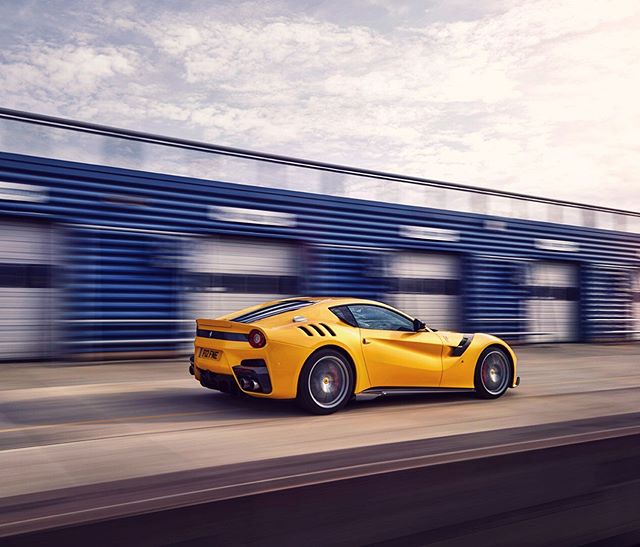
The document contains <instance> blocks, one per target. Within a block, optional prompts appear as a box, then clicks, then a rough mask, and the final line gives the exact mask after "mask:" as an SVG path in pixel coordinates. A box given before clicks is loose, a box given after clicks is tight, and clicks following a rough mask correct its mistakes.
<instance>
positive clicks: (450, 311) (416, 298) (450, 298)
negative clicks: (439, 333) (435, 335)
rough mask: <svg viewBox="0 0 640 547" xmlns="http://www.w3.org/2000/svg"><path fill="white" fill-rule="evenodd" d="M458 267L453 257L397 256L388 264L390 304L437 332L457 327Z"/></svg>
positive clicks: (456, 259)
mask: <svg viewBox="0 0 640 547" xmlns="http://www.w3.org/2000/svg"><path fill="white" fill-rule="evenodd" d="M459 271H460V269H459V263H458V258H457V257H456V256H454V255H447V254H438V253H410V252H406V253H405V252H400V253H397V254H396V255H394V256H393V257H392V259H391V264H390V285H391V287H392V291H391V293H390V294H389V295H388V298H387V301H388V302H389V304H391V305H393V306H396V307H397V308H398V309H400V310H402V311H404V312H406V313H408V314H410V315H412V316H414V317H418V318H419V319H422V320H423V321H424V322H425V323H426V324H427V325H429V326H430V327H434V328H436V329H439V330H456V329H457V328H458V324H459V320H458V317H459Z"/></svg>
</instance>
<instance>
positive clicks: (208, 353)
mask: <svg viewBox="0 0 640 547" xmlns="http://www.w3.org/2000/svg"><path fill="white" fill-rule="evenodd" d="M198 357H202V358H203V359H217V358H218V357H220V352H219V351H218V350H215V349H209V348H200V353H199V354H198Z"/></svg>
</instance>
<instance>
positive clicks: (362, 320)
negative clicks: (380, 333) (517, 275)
mask: <svg viewBox="0 0 640 547" xmlns="http://www.w3.org/2000/svg"><path fill="white" fill-rule="evenodd" d="M349 310H350V311H351V313H352V314H353V316H354V317H355V319H356V321H357V322H358V326H359V327H360V328H361V329H377V330H396V331H406V332H413V321H411V319H409V318H407V317H405V316H404V315H400V314H399V313H396V312H394V311H391V310H388V309H387V308H382V307H380V306H372V305H371V304H352V305H350V306H349Z"/></svg>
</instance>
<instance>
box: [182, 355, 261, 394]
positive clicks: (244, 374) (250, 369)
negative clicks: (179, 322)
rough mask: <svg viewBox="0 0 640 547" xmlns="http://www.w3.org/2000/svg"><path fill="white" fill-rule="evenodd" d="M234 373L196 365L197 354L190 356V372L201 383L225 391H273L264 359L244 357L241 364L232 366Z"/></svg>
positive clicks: (251, 392) (253, 392) (250, 392)
mask: <svg viewBox="0 0 640 547" xmlns="http://www.w3.org/2000/svg"><path fill="white" fill-rule="evenodd" d="M230 369H231V372H232V374H228V373H226V372H218V371H213V370H209V369H206V368H201V367H198V366H196V363H195V356H194V355H191V356H190V357H189V374H191V375H192V376H195V377H196V380H199V381H200V384H201V385H203V386H204V387H208V388H210V389H217V390H219V391H224V392H225V393H234V392H239V391H244V392H245V393H249V394H251V395H269V394H270V393H271V391H272V387H271V377H270V376H269V370H268V368H267V364H266V363H265V361H264V360H263V359H244V360H243V361H241V362H240V364H239V365H236V366H234V367H230Z"/></svg>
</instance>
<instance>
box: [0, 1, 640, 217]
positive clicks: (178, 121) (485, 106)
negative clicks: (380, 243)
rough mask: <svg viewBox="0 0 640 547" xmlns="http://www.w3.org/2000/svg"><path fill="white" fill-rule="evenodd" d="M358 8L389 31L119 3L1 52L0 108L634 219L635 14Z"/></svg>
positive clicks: (251, 7) (608, 9) (278, 12)
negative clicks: (621, 212)
mask: <svg viewBox="0 0 640 547" xmlns="http://www.w3.org/2000/svg"><path fill="white" fill-rule="evenodd" d="M370 3H371V4H374V5H377V6H382V7H385V6H386V8H387V9H388V13H389V16H390V17H391V16H393V17H394V18H395V19H394V20H397V21H398V23H396V24H395V25H396V26H394V27H393V28H389V29H385V30H380V29H378V30H376V29H375V28H374V27H373V26H367V25H366V24H365V23H364V22H363V21H362V20H361V21H360V22H359V24H358V25H355V24H346V23H344V24H342V23H340V22H339V21H338V20H337V18H335V17H334V18H333V19H332V20H331V21H329V20H327V19H323V18H321V17H319V16H317V15H316V16H315V17H312V16H310V15H308V14H301V13H296V12H294V11H293V9H294V7H293V5H291V9H290V10H289V13H287V12H286V10H283V9H282V8H283V6H284V4H269V5H268V6H267V5H266V4H264V3H253V4H251V3H237V4H229V5H226V4H219V5H218V4H216V5H215V6H213V7H209V8H205V7H201V8H197V9H194V10H192V11H186V10H182V11H171V12H165V13H158V12H150V11H149V8H147V11H142V9H137V11H136V9H134V7H136V8H140V6H141V4H137V3H134V4H130V3H128V2H124V3H122V6H121V8H122V9H118V10H117V14H116V12H115V11H113V12H111V11H109V10H108V9H107V8H102V11H100V10H98V11H97V15H96V16H95V17H98V18H102V22H101V23H100V22H99V23H96V24H95V25H93V26H91V25H85V26H87V27H90V28H83V29H82V32H83V34H82V35H80V34H78V32H79V29H77V31H76V32H67V33H65V35H66V38H65V39H58V41H57V42H56V41H54V40H51V41H47V42H46V43H45V42H41V41H38V40H33V39H32V38H33V37H28V36H27V37H26V39H25V40H24V41H23V43H25V44H34V45H18V46H14V47H9V48H6V49H5V50H4V53H3V54H1V57H0V59H2V67H1V68H2V72H1V75H0V84H1V87H0V99H1V100H2V102H3V103H4V104H6V105H8V106H12V105H14V106H18V105H19V106H20V107H22V108H29V107H30V108H34V109H36V110H46V111H51V113H55V114H62V115H68V116H72V117H80V118H90V119H94V120H97V121H100V122H103V123H109V124H114V125H118V124H121V125H124V126H129V127H135V128H142V129H149V130H156V131H157V130H164V131H165V132H167V133H169V134H173V135H178V136H184V137H189V138H204V139H208V140H213V141H215V142H217V143H219V144H223V145H230V146H241V147H245V148H253V149H263V150H265V151H272V152H277V153H283V154H289V155H298V156H303V157H304V156H306V157H311V158H314V159H319V160H325V161H333V162H339V163H346V164H351V165H359V166H362V167H369V168H377V169H381V170H385V171H398V172H402V173H406V174H413V175H420V176H424V177H427V178H435V179H444V180H450V181H454V182H461V183H467V184H476V185H482V186H488V187H497V188H504V189H511V190H517V191H521V192H529V193H533V194H542V195H548V196H551V197H559V198H565V199H572V200H578V201H591V202H597V203H603V204H609V205H613V206H620V207H626V208H635V209H638V208H640V196H639V191H638V187H637V183H636V180H635V177H636V173H637V172H639V171H640V146H639V145H638V144H637V143H638V139H637V136H636V132H637V127H638V126H639V125H640V102H638V101H637V97H638V96H639V95H640V58H639V56H638V55H637V50H638V47H639V45H640V44H639V41H638V38H637V36H638V34H639V30H640V4H638V3H637V2H635V1H634V0H613V1H611V2H607V3H602V2H599V1H596V0H585V1H582V2H579V3H577V2H575V1H573V0H556V1H550V0H536V1H526V2H525V1H521V2H520V1H513V2H509V4H504V3H497V4H495V5H493V6H492V8H491V12H490V13H484V14H479V15H473V14H470V12H464V13H463V11H460V15H461V16H460V17H453V16H451V17H449V18H440V19H439V20H438V21H435V22H434V21H433V20H431V19H430V18H429V14H426V15H425V17H424V18H423V19H419V18H414V19H413V20H409V17H408V16H407V17H406V19H402V18H403V14H407V13H408V11H407V10H404V9H396V10H395V11H393V10H392V8H393V7H394V4H393V3H389V2H386V1H383V0H371V2H370ZM395 6H396V7H397V6H398V5H397V4H395ZM456 6H457V4H456ZM502 6H504V7H502ZM401 7H402V6H401ZM413 7H414V8H415V6H413ZM457 9H459V10H463V8H461V7H458V8H457ZM390 10H391V11H390ZM414 12H415V10H414ZM472 15H473V16H472ZM118 33H120V34H118ZM612 188H615V191H611V189H612ZM603 189H604V191H603ZM607 189H608V190H607Z"/></svg>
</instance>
